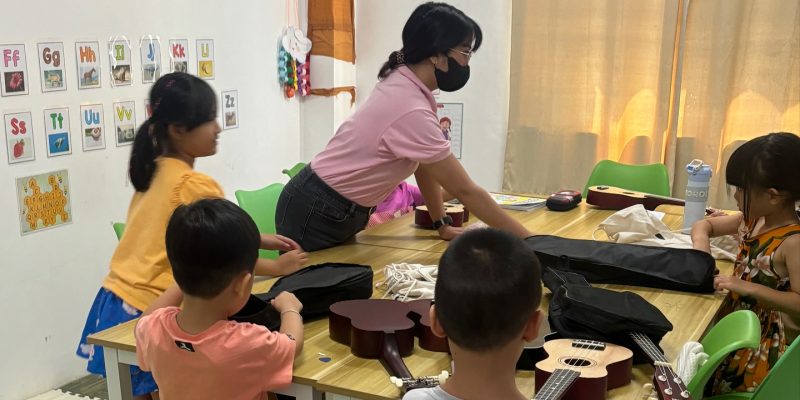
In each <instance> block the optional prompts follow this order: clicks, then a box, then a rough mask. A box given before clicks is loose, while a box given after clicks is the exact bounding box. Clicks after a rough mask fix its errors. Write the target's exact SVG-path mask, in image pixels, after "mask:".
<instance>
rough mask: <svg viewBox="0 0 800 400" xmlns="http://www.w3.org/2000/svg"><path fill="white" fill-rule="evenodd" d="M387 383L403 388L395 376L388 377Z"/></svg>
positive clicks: (401, 381) (401, 382) (400, 380)
mask: <svg viewBox="0 0 800 400" xmlns="http://www.w3.org/2000/svg"><path fill="white" fill-rule="evenodd" d="M389 382H392V384H393V385H395V386H397V387H403V380H402V379H400V378H398V377H396V376H390V377H389Z"/></svg>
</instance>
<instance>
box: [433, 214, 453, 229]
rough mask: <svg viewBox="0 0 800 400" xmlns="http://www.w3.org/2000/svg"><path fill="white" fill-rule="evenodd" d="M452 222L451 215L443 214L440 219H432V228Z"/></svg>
mask: <svg viewBox="0 0 800 400" xmlns="http://www.w3.org/2000/svg"><path fill="white" fill-rule="evenodd" d="M452 224H453V217H451V216H449V215H445V216H444V217H442V219H440V220H436V221H433V229H437V230H438V229H439V228H441V227H443V226H445V225H452Z"/></svg>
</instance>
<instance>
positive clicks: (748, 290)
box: [714, 235, 800, 321]
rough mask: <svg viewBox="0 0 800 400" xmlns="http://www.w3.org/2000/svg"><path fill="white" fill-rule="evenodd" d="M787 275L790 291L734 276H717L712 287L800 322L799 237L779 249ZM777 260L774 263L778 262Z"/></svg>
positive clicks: (786, 241) (789, 239)
mask: <svg viewBox="0 0 800 400" xmlns="http://www.w3.org/2000/svg"><path fill="white" fill-rule="evenodd" d="M779 251H780V252H781V253H782V254H783V257H782V258H783V261H784V263H785V265H786V269H787V271H788V273H789V284H790V286H791V289H790V290H788V291H785V292H782V291H779V290H775V289H772V288H770V287H767V286H764V285H759V284H757V283H752V282H747V281H743V280H741V279H739V278H738V277H735V276H725V277H720V276H717V277H716V278H714V286H716V287H717V288H719V289H728V290H731V291H734V292H737V293H740V294H743V295H746V296H750V297H753V298H755V299H756V300H758V301H759V302H760V303H761V304H762V305H763V306H765V307H767V308H771V309H774V310H778V311H781V312H783V313H786V314H788V315H789V316H790V317H791V318H792V319H793V320H795V321H796V320H800V236H798V235H795V236H791V237H789V238H787V239H786V240H785V241H784V242H783V243H782V244H781V247H780V248H779ZM776 256H777V254H776ZM780 261H781V260H780V259H778V260H776V262H780Z"/></svg>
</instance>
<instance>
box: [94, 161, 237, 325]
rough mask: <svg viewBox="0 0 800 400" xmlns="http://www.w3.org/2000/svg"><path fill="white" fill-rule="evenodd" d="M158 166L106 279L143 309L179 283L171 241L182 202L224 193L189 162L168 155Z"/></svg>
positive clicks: (137, 200)
mask: <svg viewBox="0 0 800 400" xmlns="http://www.w3.org/2000/svg"><path fill="white" fill-rule="evenodd" d="M156 165H157V167H156V172H155V175H153V180H152V182H150V188H149V189H147V191H146V192H136V193H135V194H134V195H133V199H132V200H131V204H130V207H129V208H128V219H127V221H126V223H125V233H124V234H123V235H122V238H121V239H120V241H119V245H117V248H116V250H114V255H113V256H112V258H111V271H110V272H109V274H108V275H107V276H106V279H105V280H104V281H103V287H105V288H106V289H108V290H110V291H111V292H113V293H114V294H116V295H117V296H118V297H119V298H121V299H122V300H124V301H125V302H126V303H128V304H130V305H131V306H133V307H135V308H137V309H138V310H140V311H143V310H144V309H146V308H147V307H148V306H149V305H150V303H152V302H153V300H155V299H156V298H157V297H158V296H160V295H161V294H162V293H164V291H165V290H167V288H169V287H170V286H172V285H174V284H175V281H174V278H173V277H172V266H170V264H169V259H167V248H166V244H165V236H166V233H167V223H168V222H169V218H170V217H171V216H172V212H173V211H175V209H176V208H177V207H178V206H179V205H181V204H188V203H191V202H193V201H195V200H199V199H202V198H209V197H214V198H218V197H223V196H224V195H223V193H222V188H220V186H219V184H217V182H216V181H214V180H213V179H211V178H210V177H208V176H207V175H204V174H202V173H200V172H196V171H194V170H193V169H192V167H191V166H190V165H189V164H187V163H185V162H184V161H181V160H178V159H175V158H168V157H162V158H159V159H157V160H156Z"/></svg>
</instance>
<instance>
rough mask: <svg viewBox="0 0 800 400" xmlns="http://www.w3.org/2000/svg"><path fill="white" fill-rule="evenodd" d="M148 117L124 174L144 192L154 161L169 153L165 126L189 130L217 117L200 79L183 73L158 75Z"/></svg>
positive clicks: (208, 89) (211, 97)
mask: <svg viewBox="0 0 800 400" xmlns="http://www.w3.org/2000/svg"><path fill="white" fill-rule="evenodd" d="M149 99H150V107H152V111H151V117H150V118H149V119H148V120H147V121H145V122H144V123H143V124H142V126H140V127H139V130H138V131H136V137H135V138H134V139H133V148H132V149H131V158H130V161H129V163H128V175H129V176H130V178H131V183H132V184H133V187H134V188H135V189H136V191H137V192H145V191H147V189H149V188H150V182H151V181H152V179H153V175H154V174H155V172H156V158H158V157H160V156H161V155H163V154H164V153H168V152H170V150H171V147H172V146H171V145H170V142H169V134H168V127H169V125H174V126H177V127H183V128H185V129H187V130H191V129H193V128H195V127H197V126H198V125H201V124H204V123H206V122H208V121H211V120H213V119H215V118H216V117H217V97H216V95H215V94H214V91H213V90H212V89H211V86H209V85H208V83H206V82H205V81H204V80H202V79H200V78H198V77H196V76H193V75H189V74H186V73H183V72H173V73H171V74H167V75H164V76H162V77H161V78H160V79H159V80H158V81H156V83H154V84H153V87H152V88H151V89H150V96H149Z"/></svg>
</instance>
